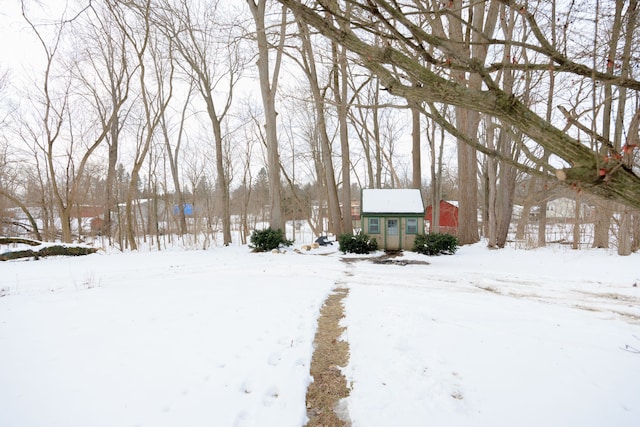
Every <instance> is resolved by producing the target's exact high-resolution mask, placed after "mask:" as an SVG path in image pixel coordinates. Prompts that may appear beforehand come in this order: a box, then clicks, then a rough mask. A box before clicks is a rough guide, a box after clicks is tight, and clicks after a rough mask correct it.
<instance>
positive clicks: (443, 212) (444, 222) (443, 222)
mask: <svg viewBox="0 0 640 427" xmlns="http://www.w3.org/2000/svg"><path fill="white" fill-rule="evenodd" d="M432 215H433V206H427V213H426V214H425V216H424V219H425V221H428V222H429V232H431V231H432V230H433V226H432V225H433V219H432ZM440 232H441V233H448V234H453V235H454V236H455V235H456V234H457V233H458V207H457V206H456V205H453V204H451V203H449V202H445V201H444V200H440Z"/></svg>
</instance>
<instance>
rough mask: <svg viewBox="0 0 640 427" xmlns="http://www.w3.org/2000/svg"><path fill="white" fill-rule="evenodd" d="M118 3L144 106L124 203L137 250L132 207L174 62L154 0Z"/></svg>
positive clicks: (112, 8)
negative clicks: (158, 27) (157, 26)
mask: <svg viewBox="0 0 640 427" xmlns="http://www.w3.org/2000/svg"><path fill="white" fill-rule="evenodd" d="M119 3H120V2H116V3H114V4H113V5H109V10H110V12H111V14H112V15H113V17H114V20H115V21H116V23H117V25H118V26H119V27H120V30H121V31H122V33H123V34H125V36H126V38H127V40H128V42H129V45H130V47H131V48H132V49H133V52H134V54H135V57H136V61H137V67H138V78H139V88H138V89H139V91H140V93H139V102H140V104H141V106H142V111H141V120H140V122H139V126H138V134H137V145H136V150H135V155H134V161H133V167H132V170H131V180H130V182H129V186H128V189H127V197H126V206H125V216H126V223H127V230H126V240H127V243H128V245H129V247H130V248H131V249H133V250H135V249H137V247H138V245H137V242H136V232H135V229H136V220H135V217H134V211H133V209H134V198H135V197H136V196H137V188H138V183H139V178H140V170H141V169H142V166H143V164H144V162H145V160H146V158H147V153H148V152H149V148H150V146H151V142H152V141H153V139H154V136H155V133H156V130H157V128H158V126H159V124H160V121H161V119H162V116H163V114H164V111H165V110H166V108H167V106H168V105H169V101H170V100H171V96H172V93H173V73H174V67H173V65H174V62H173V60H172V57H171V52H172V49H171V46H170V45H169V46H167V45H163V43H164V42H165V41H164V39H163V38H162V37H161V34H160V33H159V32H157V31H154V30H153V28H152V24H153V23H152V20H151V9H152V4H151V1H150V0H145V1H143V2H140V4H138V5H133V4H129V3H128V2H127V3H123V4H122V5H120V4H119ZM123 6H124V7H123ZM169 44H170V42H169Z"/></svg>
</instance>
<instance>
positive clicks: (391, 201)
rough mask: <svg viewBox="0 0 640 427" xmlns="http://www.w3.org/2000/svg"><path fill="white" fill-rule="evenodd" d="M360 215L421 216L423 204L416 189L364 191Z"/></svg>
mask: <svg viewBox="0 0 640 427" xmlns="http://www.w3.org/2000/svg"><path fill="white" fill-rule="evenodd" d="M362 213H399V214H403V213H406V214H418V213H419V214H423V213H424V203H423V202H422V195H421V194H420V190H418V189H413V188H412V189H366V190H362Z"/></svg>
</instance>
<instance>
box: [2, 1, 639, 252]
mask: <svg viewBox="0 0 640 427" xmlns="http://www.w3.org/2000/svg"><path fill="white" fill-rule="evenodd" d="M231 3H232V4H229V2H222V1H205V0H198V1H188V0H135V1H119V0H102V1H96V0H91V1H89V0H83V1H81V0H77V1H69V2H68V3H67V5H66V8H65V9H64V10H62V11H57V14H53V15H51V16H43V15H42V11H41V10H40V9H39V8H38V5H37V3H36V2H30V1H28V0H21V1H20V10H21V22H22V23H23V27H24V28H26V30H27V31H28V34H30V36H31V37H33V38H34V39H35V40H37V43H38V51H37V52H34V53H33V54H32V61H33V62H32V68H31V69H30V70H29V72H28V73H25V74H26V75H19V74H16V73H15V70H3V73H2V74H0V76H1V77H0V91H1V92H2V94H3V98H4V101H3V103H2V111H3V114H2V121H1V122H0V126H1V128H0V131H1V139H0V144H1V145H0V208H2V207H5V208H8V207H12V208H16V207H17V209H19V210H21V211H22V212H23V213H24V216H25V217H27V218H30V220H29V221H27V223H25V224H23V227H25V228H26V229H28V230H29V232H30V233H33V234H37V233H41V234H44V236H43V238H45V239H55V238H59V239H61V240H63V241H65V242H68V241H71V240H73V239H74V235H73V229H74V228H73V223H72V222H73V221H72V220H73V218H75V217H76V216H77V212H78V210H79V207H80V206H86V205H93V206H96V205H97V206H102V207H103V212H102V214H101V219H102V222H101V225H100V228H101V232H102V233H104V235H105V236H106V237H107V238H109V239H110V240H114V241H116V243H117V244H119V245H121V246H123V247H128V248H132V249H136V248H137V246H138V241H139V239H140V238H141V236H146V235H147V234H149V232H150V231H155V232H156V234H157V233H158V232H159V231H158V229H159V225H158V224H160V223H163V222H164V223H172V227H175V229H176V230H177V233H178V234H186V233H189V232H193V231H194V230H193V229H191V230H190V229H189V226H190V224H191V223H192V222H193V218H190V217H189V215H188V214H187V213H185V209H184V208H183V207H184V206H187V205H191V206H195V207H198V208H199V209H200V210H199V212H205V211H206V212H207V214H206V215H203V217H202V221H203V223H204V225H203V228H202V229H204V230H214V231H215V232H216V233H217V232H219V233H220V235H221V236H222V242H221V243H222V244H225V245H227V244H229V243H231V239H232V227H234V226H237V227H238V228H240V229H242V231H243V233H241V236H246V234H247V231H248V229H249V228H250V227H251V226H255V224H256V223H257V218H259V217H261V216H262V217H263V219H264V221H265V222H267V223H268V224H269V225H270V226H271V227H272V228H274V229H285V222H286V221H287V220H290V219H300V220H305V221H307V222H308V223H309V224H310V225H311V226H312V228H313V229H314V231H315V232H318V233H321V232H326V231H328V232H331V233H334V234H336V235H339V234H342V233H344V232H351V231H352V229H353V226H354V223H353V221H352V214H351V206H352V204H353V203H352V200H357V199H358V189H359V188H382V187H413V188H421V189H423V190H424V194H425V195H427V197H428V200H427V203H428V204H432V205H433V207H434V216H436V217H437V215H438V206H439V204H438V203H437V202H438V201H439V200H441V199H443V198H444V199H455V200H457V202H458V207H459V226H458V239H459V241H460V242H461V243H462V244H467V243H474V242H477V241H478V240H479V239H480V236H481V235H483V236H485V237H486V238H487V241H488V244H489V246H491V247H503V246H505V244H506V242H507V240H508V239H509V238H510V236H513V234H514V230H513V227H512V224H513V222H514V221H513V216H514V215H513V214H514V206H515V205H520V206H522V212H521V214H520V215H521V217H524V218H529V217H534V215H532V212H535V221H536V222H537V230H538V236H537V239H536V241H537V244H538V245H544V244H546V234H545V230H546V228H547V224H546V221H547V215H546V212H547V208H546V204H547V202H548V200H549V199H550V197H553V196H555V195H557V194H562V195H569V196H570V197H572V198H574V199H575V201H576V206H579V205H580V204H582V203H588V204H589V205H591V206H593V207H594V209H595V219H594V220H593V227H594V235H593V242H592V245H593V246H596V247H608V246H609V245H610V243H611V240H612V234H613V235H615V241H616V242H617V246H618V251H619V253H621V254H628V253H631V252H632V251H635V250H637V249H638V248H639V247H640V215H639V214H638V209H640V178H639V177H638V171H639V170H640V169H639V167H638V158H639V155H638V152H639V151H638V149H637V146H638V131H639V124H640V108H639V107H640V97H639V96H638V94H639V89H640V81H638V79H637V76H638V71H639V68H640V53H639V52H638V50H637V48H636V47H635V46H637V45H638V41H639V40H638V36H639V32H638V16H637V15H638V5H637V1H636V0H629V1H596V0H594V1H591V0H580V1H574V2H566V4H565V2H548V1H542V0H540V1H522V2H516V1H511V0H486V1H476V2H470V1H463V0H445V1H435V0H434V1H431V0H412V1H408V2H402V3H400V2H396V1H387V0H346V1H338V0H320V1H302V0H273V1H271V0H270V1H267V0H245V1H244V2H231ZM423 164H425V165H427V164H428V170H425V171H423V170H422V165H423ZM256 171H260V173H258V172H256ZM143 195H144V196H145V197H143ZM141 199H146V200H155V202H153V204H151V205H152V206H155V208H154V209H151V211H154V212H156V217H155V218H154V219H153V220H148V221H147V225H149V224H156V225H155V226H154V227H152V228H149V227H148V226H147V227H142V228H141V227H140V216H143V215H142V213H141V212H142V209H141V208H140V200H141ZM158 200H161V201H162V202H163V204H164V205H166V206H178V207H180V208H179V209H177V210H176V212H175V214H174V213H173V212H172V214H171V215H169V214H166V218H165V219H164V220H163V221H161V218H157V213H158V211H159V210H158V208H157V206H158V202H157V201H158ZM150 203H151V202H150ZM151 205H150V206H151ZM250 207H251V208H250ZM256 207H259V209H256ZM312 207H314V208H312ZM578 210H579V209H576V211H578ZM166 211H171V209H166ZM35 212H37V217H38V218H37V220H36V219H35V218H34V213H35ZM478 212H480V215H479V214H478ZM294 213H295V214H294ZM146 215H147V217H148V218H152V215H151V214H149V213H148V212H147V214H146ZM5 217H6V215H5ZM294 217H296V218H294ZM298 217H299V218H298ZM7 221H9V220H8V219H7V220H5V222H7ZM577 229H578V219H576V230H577ZM199 230H201V229H199ZM436 231H437V224H436ZM521 233H522V230H521V226H520V223H518V227H517V230H515V235H516V237H517V236H518V234H521ZM75 237H77V236H75ZM242 238H243V239H244V237H242ZM576 238H577V237H576Z"/></svg>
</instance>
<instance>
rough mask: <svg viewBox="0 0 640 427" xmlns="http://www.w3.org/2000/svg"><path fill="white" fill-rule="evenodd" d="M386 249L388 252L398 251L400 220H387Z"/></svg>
mask: <svg viewBox="0 0 640 427" xmlns="http://www.w3.org/2000/svg"><path fill="white" fill-rule="evenodd" d="M386 231H387V233H386V238H387V239H386V248H385V249H388V250H392V251H395V250H398V249H400V220H399V219H398V218H387V230H386Z"/></svg>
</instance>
